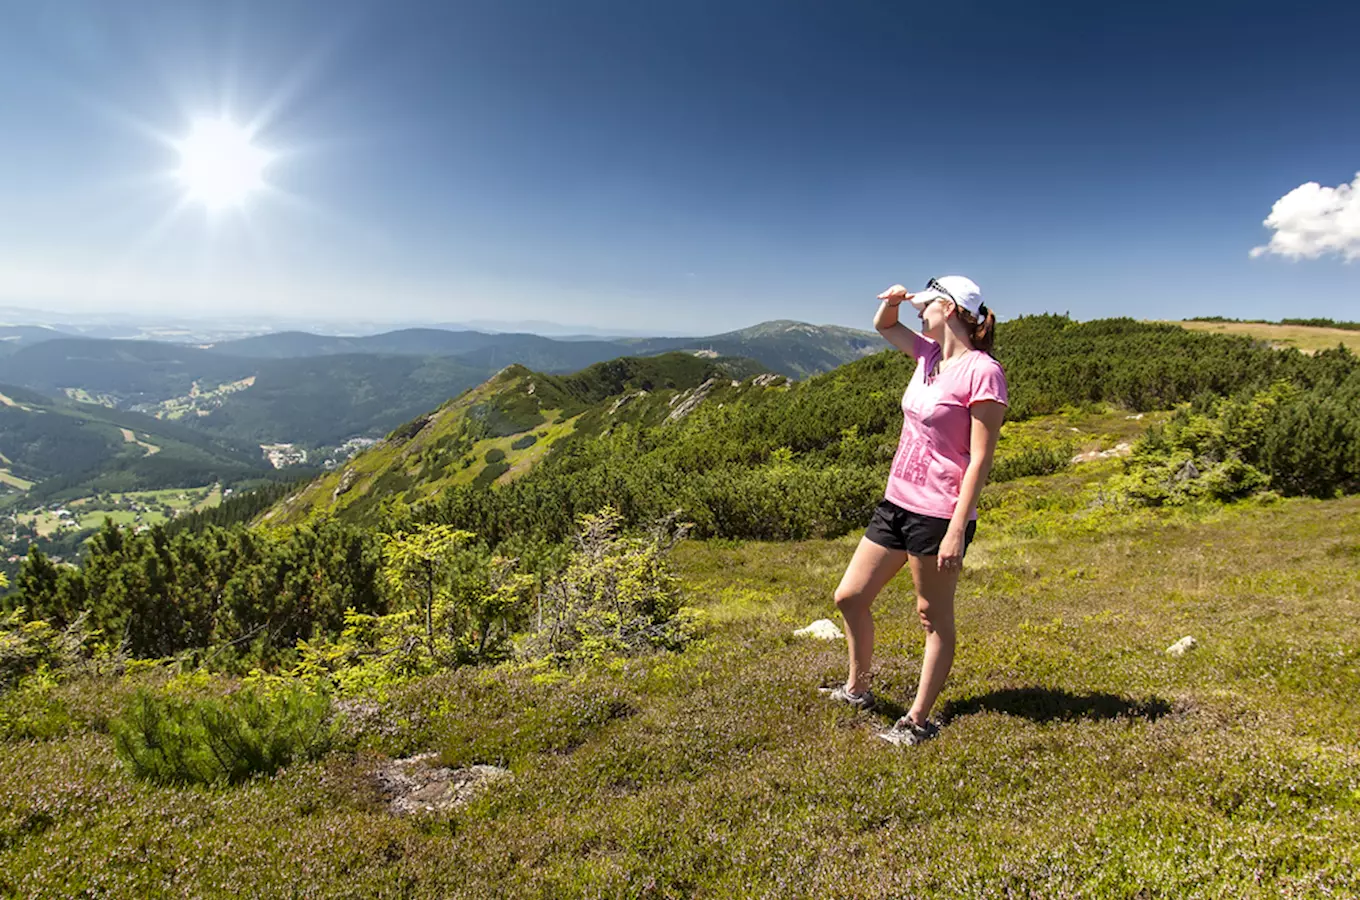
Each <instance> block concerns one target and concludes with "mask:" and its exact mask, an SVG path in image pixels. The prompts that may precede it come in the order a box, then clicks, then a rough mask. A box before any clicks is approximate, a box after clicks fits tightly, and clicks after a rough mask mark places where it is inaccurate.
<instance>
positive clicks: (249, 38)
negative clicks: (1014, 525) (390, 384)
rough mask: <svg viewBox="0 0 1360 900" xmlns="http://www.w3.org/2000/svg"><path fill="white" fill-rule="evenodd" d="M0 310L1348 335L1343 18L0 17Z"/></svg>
mask: <svg viewBox="0 0 1360 900" xmlns="http://www.w3.org/2000/svg"><path fill="white" fill-rule="evenodd" d="M0 13H3V20H4V21H5V22H6V27H5V28H4V29H3V31H0V135H3V138H2V139H0V209H3V210H4V211H5V215H4V216H0V306H7V307H27V308H34V309H50V310H53V311H61V312H64V313H66V314H68V315H69V314H74V315H79V314H83V313H88V314H109V313H126V314H131V315H138V316H140V315H148V316H150V315H157V316H163V317H166V318H172V317H175V316H181V317H185V318H211V317H239V316H242V315H245V316H250V315H261V316H263V315H270V316H275V317H279V318H286V319H292V320H310V321H327V320H350V321H353V320H363V321H371V322H391V323H417V322H470V321H486V320H494V321H507V322H514V321H526V320H544V321H550V322H558V323H561V324H563V325H566V326H578V327H581V328H582V329H586V328H594V329H604V330H609V329H615V330H617V331H618V332H632V333H687V334H711V333H717V332H721V331H726V330H730V329H734V328H740V327H743V326H747V325H751V324H754V323H756V322H760V321H763V320H769V319H783V318H788V319H800V320H804V321H810V322H817V323H829V324H832V323H834V324H844V325H850V326H852V327H859V328H866V327H868V323H869V319H870V317H871V315H872V312H873V307H874V305H875V304H874V301H873V296H874V294H875V293H876V292H877V291H878V290H881V289H882V287H883V286H885V285H886V284H888V283H891V282H893V281H901V282H904V283H907V284H915V283H919V282H923V281H924V280H925V279H926V278H928V277H930V276H931V275H937V274H943V273H948V272H962V273H966V274H969V275H971V276H972V277H974V278H975V279H976V280H977V281H978V282H979V283H980V284H981V285H982V286H983V289H984V292H985V293H986V295H987V297H988V301H989V305H991V306H992V307H993V308H994V309H996V310H997V312H998V313H999V314H1000V315H1002V316H1003V317H1011V316H1015V315H1020V314H1024V313H1030V312H1042V311H1058V312H1063V311H1066V312H1070V313H1071V314H1072V315H1074V316H1076V317H1078V318H1097V317H1102V316H1113V315H1130V316H1134V317H1137V318H1171V319H1178V318H1184V317H1186V316H1193V315H1225V316H1233V317H1239V318H1266V319H1278V318H1280V317H1282V316H1323V317H1330V318H1337V319H1348V318H1349V319H1355V318H1357V317H1360V269H1357V267H1356V266H1354V265H1349V264H1348V263H1350V262H1353V261H1354V260H1355V259H1356V258H1360V174H1358V171H1360V153H1358V152H1357V147H1360V120H1357V119H1356V117H1355V116H1353V115H1351V114H1350V113H1349V112H1348V110H1349V109H1350V108H1351V106H1352V104H1353V100H1354V85H1355V84H1356V83H1360V54H1358V53H1356V52H1355V49H1354V43H1355V38H1354V35H1355V34H1357V33H1360V29H1358V28H1357V26H1360V7H1356V6H1355V4H1348V3H1340V2H1327V3H1323V2H1304V3H1295V4H1289V5H1287V6H1280V5H1278V4H1265V3H1258V2H1254V0H1253V2H1247V3H1239V4H1232V5H1228V6H1225V5H1221V4H1209V3H1202V2H1200V3H1171V2H1162V0H1156V2H1151V3H1146V4H1141V5H1138V6H1136V7H1131V8H1107V7H1105V6H1100V5H1095V6H1093V5H1091V4H1084V3H1076V2H1063V3H1057V4H1044V5H1043V6H1042V7H1039V8H1022V7H1017V6H1016V5H1015V4H1007V3H1002V2H999V0H997V2H987V3H981V4H973V5H970V6H969V7H968V8H966V9H961V8H944V7H941V6H938V5H922V6H919V7H918V6H911V7H908V6H906V5H899V4H889V5H882V4H869V3H860V2H852V3H846V4H835V5H828V4H823V3H814V2H801V0H799V2H788V0H768V2H744V0H743V2H729V3H723V4H717V3H694V4H674V5H670V6H655V5H650V4H641V5H640V4H623V3H618V2H603V0H584V2H577V3H572V4H545V3H541V2H540V3H535V2H525V0H477V2H459V3H456V4H455V3H441V2H410V0H403V2H394V3H387V4H374V3H369V2H359V0H341V2H334V3H328V4H320V3H302V4H286V5H281V4H272V3H264V2H253V0H239V2H230V3H216V2H207V0H180V2H150V0H127V2H123V3H120V4H117V5H114V4H105V3H100V2H97V0H70V2H62V3H41V4H35V3H26V2H22V0H0Z"/></svg>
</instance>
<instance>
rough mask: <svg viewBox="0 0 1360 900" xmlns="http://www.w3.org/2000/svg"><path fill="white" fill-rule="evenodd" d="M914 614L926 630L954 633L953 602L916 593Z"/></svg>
mask: <svg viewBox="0 0 1360 900" xmlns="http://www.w3.org/2000/svg"><path fill="white" fill-rule="evenodd" d="M916 615H917V616H919V617H920V619H921V627H922V628H924V629H925V630H926V631H927V632H938V633H941V634H953V633H954V604H953V603H952V602H943V601H939V600H931V599H930V598H928V597H923V596H921V595H919V594H918V595H917V597H916Z"/></svg>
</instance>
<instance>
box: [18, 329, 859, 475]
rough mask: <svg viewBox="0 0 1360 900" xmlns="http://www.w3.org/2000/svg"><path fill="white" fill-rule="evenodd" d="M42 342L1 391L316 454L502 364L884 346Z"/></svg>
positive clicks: (521, 337) (475, 339) (738, 341)
mask: <svg viewBox="0 0 1360 900" xmlns="http://www.w3.org/2000/svg"><path fill="white" fill-rule="evenodd" d="M44 336H45V337H47V338H48V339H46V340H41V341H38V342H37V343H31V342H30V343H27V344H26V345H20V346H18V347H17V349H14V350H13V351H12V352H10V353H8V354H6V355H3V356H0V382H5V383H11V384H16V385H20V386H23V387H27V388H30V389H33V390H37V391H41V392H43V393H45V394H47V395H49V396H53V397H67V398H71V399H76V400H81V401H85V402H95V403H102V404H104V405H106V406H109V407H112V408H118V409H126V410H133V411H138V412H143V413H146V414H147V415H151V416H154V417H157V418H163V419H174V420H179V421H181V422H182V423H183V424H184V425H185V426H186V427H189V428H192V429H194V430H196V431H201V432H204V433H208V434H212V435H217V436H221V437H226V438H231V439H237V440H243V441H251V442H256V443H276V442H289V443H295V444H299V445H302V446H306V447H313V448H317V447H325V446H333V445H335V444H338V443H340V442H342V441H344V440H346V439H348V438H351V437H356V436H366V437H381V436H382V435H383V434H386V433H387V431H389V430H390V429H392V428H393V427H395V426H396V425H397V424H399V423H401V422H403V421H405V420H407V419H409V418H410V417H411V416H413V415H416V414H417V413H419V412H422V411H425V410H429V409H431V408H433V407H435V406H438V405H439V404H440V403H442V402H444V401H445V400H447V399H449V398H450V397H454V396H457V395H458V394H460V393H462V392H463V391H465V390H467V389H468V388H470V387H473V386H475V385H477V384H480V383H482V382H483V381H485V380H486V379H487V378H490V377H491V376H492V375H494V374H495V373H496V372H497V371H499V370H501V369H503V368H505V367H506V366H509V365H516V364H518V365H524V366H527V367H529V368H530V369H533V370H535V371H539V372H544V373H548V374H565V373H568V372H575V371H579V370H581V369H583V368H585V367H587V366H590V365H592V364H594V363H597V362H601V361H604V360H609V359H615V358H618V357H621V356H654V355H659V354H662V353H670V352H676V351H680V352H688V353H690V354H694V355H698V356H702V357H708V358H714V357H720V356H721V357H742V358H746V359H750V360H754V361H755V362H756V363H758V364H759V365H760V366H762V367H763V369H767V370H769V371H773V372H777V373H779V374H782V375H785V376H788V377H792V378H802V377H806V376H808V375H813V374H817V373H819V372H825V371H828V370H830V369H832V368H835V367H836V366H838V365H841V364H843V363H845V362H849V361H852V360H855V359H859V358H862V357H863V356H866V355H868V354H870V353H873V352H875V351H876V350H879V349H882V347H883V346H884V345H883V342H882V340H881V338H879V337H878V336H877V335H875V334H871V333H868V332H862V331H855V330H854V329H849V328H842V327H838V326H814V325H807V324H804V323H800V322H790V321H777V322H766V323H763V324H761V325H757V326H754V327H752V328H746V329H742V330H740V331H733V332H728V333H725V334H718V335H711V336H707V337H691V338H670V337H659V338H619V339H613V340H593V339H580V340H565V339H554V338H547V337H542V336H539V335H534V334H489V333H485V332H476V331H445V330H441V329H405V330H401V331H393V332H387V333H384V334H376V335H369V336H363V337H334V336H328V335H318V334H312V333H308V332H296V331H295V332H280V333H277V334H268V335H261V336H258V337H250V338H243V339H239V340H231V341H223V342H219V343H215V344H210V345H205V346H192V345H188V344H177V343H169V342H162V341H145V340H101V339H90V338H73V337H68V336H56V337H52V336H50V335H44ZM33 337H35V336H29V338H28V339H29V340H30V341H31V339H32V338H33Z"/></svg>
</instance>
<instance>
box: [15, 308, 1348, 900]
mask: <svg viewBox="0 0 1360 900" xmlns="http://www.w3.org/2000/svg"><path fill="white" fill-rule="evenodd" d="M999 347H1000V349H999V353H1000V355H1001V358H1002V360H1003V362H1004V364H1005V365H1006V368H1007V372H1008V375H1009V377H1010V382H1011V398H1010V399H1011V413H1012V417H1011V419H1010V421H1009V422H1008V423H1007V425H1006V427H1005V429H1004V432H1003V443H1002V448H1001V451H1000V452H999V455H998V461H997V466H996V468H995V469H994V471H993V476H992V478H991V480H990V482H989V484H988V485H987V487H986V489H985V490H984V493H983V495H982V500H981V502H980V510H981V514H982V515H981V522H980V527H979V530H978V540H977V541H976V543H975V544H974V545H973V546H972V548H971V549H970V551H969V554H968V560H967V565H966V567H965V568H964V570H963V572H962V575H961V577H960V582H959V591H958V603H957V623H958V629H959V636H960V640H959V643H958V653H957V657H956V660H955V663H954V666H953V670H952V672H951V674H950V678H949V680H948V682H947V683H946V685H945V688H944V692H943V693H942V695H941V696H940V698H939V702H938V705H937V706H936V715H937V717H938V721H939V723H940V725H941V730H940V734H939V736H938V737H937V738H935V739H934V740H933V741H931V742H929V743H928V744H926V745H924V746H918V747H894V746H890V745H888V744H886V743H884V742H883V741H880V740H878V739H877V737H876V735H878V734H880V733H882V732H883V730H884V729H885V728H887V727H888V726H889V724H890V723H891V722H892V721H893V720H894V719H895V718H896V717H897V716H898V715H900V714H901V713H902V712H904V711H905V709H906V708H907V705H908V704H909V703H911V701H912V699H913V697H912V693H913V689H914V686H915V685H916V683H917V678H918V676H919V674H920V665H921V633H920V626H919V623H918V616H917V612H916V598H915V596H914V591H913V589H912V586H911V582H910V580H909V579H906V578H905V577H899V578H898V579H896V580H895V581H894V582H892V583H891V584H890V585H889V586H888V587H887V589H886V590H885V591H884V592H883V594H882V596H881V597H880V599H879V601H878V603H877V604H876V606H875V618H876V639H875V643H876V654H875V666H874V672H873V679H874V681H873V684H874V690H875V692H876V694H877V695H878V697H879V701H880V706H879V708H877V709H876V710H874V711H873V712H861V711H856V710H853V709H850V708H848V707H844V706H833V705H832V704H830V703H828V702H827V701H826V700H825V699H824V698H823V697H822V696H821V695H820V693H819V692H818V688H819V687H823V686H829V685H832V684H835V683H837V681H838V680H839V679H841V678H842V677H843V675H844V672H845V668H844V667H845V645H844V643H842V642H841V641H839V640H836V641H829V642H824V641H820V640H816V639H812V638H807V637H800V636H796V635H795V634H794V631H795V629H798V628H800V627H801V626H804V625H807V624H808V623H809V622H811V621H813V620H815V619H821V618H831V619H836V618H838V616H837V612H836V608H835V605H834V602H833V595H834V594H833V592H834V590H835V587H836V584H837V581H838V579H839V578H840V576H841V573H842V572H843V571H844V568H845V565H846V563H847V562H848V561H849V559H850V557H851V555H852V553H853V552H854V549H855V546H856V543H857V541H858V540H859V537H858V535H859V532H860V530H861V529H862V528H863V527H864V524H865V521H866V520H867V517H868V506H869V505H870V504H872V503H873V502H874V500H875V499H876V498H877V497H878V496H880V492H881V489H882V483H883V478H884V477H885V473H886V469H887V467H888V459H889V458H890V456H891V454H892V452H893V446H894V441H895V437H896V428H897V425H898V422H899V416H900V413H899V411H898V403H899V400H900V397H901V389H902V385H903V384H904V382H905V380H906V377H907V376H908V375H909V373H910V371H911V363H910V361H908V360H906V359H905V358H904V357H903V356H902V354H898V353H894V352H886V353H882V354H877V355H874V356H872V357H869V358H867V359H864V360H861V361H859V362H856V363H853V364H851V365H847V366H842V367H840V368H838V369H836V370H834V371H832V372H830V373H827V374H826V375H822V376H818V377H815V378H810V379H807V380H806V381H802V382H795V383H791V384H786V383H785V382H783V381H782V379H780V380H778V382H777V383H776V384H767V382H769V381H771V379H777V378H778V376H768V375H767V376H766V377H765V378H761V379H750V378H746V377H744V376H746V375H748V374H749V372H750V366H749V364H743V363H734V362H728V361H724V360H708V359H703V358H698V357H694V356H691V355H687V354H672V355H667V356H661V357H655V358H652V357H646V358H626V359H620V360H615V361H612V362H609V363H605V364H601V365H597V366H592V367H590V368H589V369H586V370H584V371H582V372H580V373H577V374H576V375H572V376H554V375H544V374H541V373H535V372H533V371H531V370H528V369H525V368H523V367H510V368H508V369H506V370H505V371H503V372H501V373H499V374H498V376H497V377H496V378H494V379H492V381H490V382H488V383H486V384H483V385H481V386H479V387H477V388H475V389H473V390H471V391H469V392H468V393H466V394H465V395H463V396H462V397H459V398H457V399H455V400H454V401H451V402H449V403H447V404H445V405H444V406H442V407H440V408H439V409H437V410H435V411H433V412H432V413H430V414H427V415H424V416H420V417H418V418H417V419H414V420H412V421H410V422H408V423H407V424H406V425H405V426H403V427H402V428H399V429H397V430H396V431H395V432H393V434H392V435H391V436H389V438H388V440H387V441H385V442H384V443H383V445H382V446H380V447H378V448H375V450H374V451H372V452H371V453H370V454H366V455H365V456H361V457H359V459H358V460H356V461H355V465H354V466H352V467H351V468H349V469H348V470H347V471H348V472H349V473H352V474H350V475H349V476H348V478H349V483H348V484H346V483H345V480H346V475H345V474H344V473H336V474H335V475H334V476H331V478H332V479H333V480H329V481H328V480H325V479H323V480H322V481H320V482H317V483H314V484H312V485H310V486H309V487H308V488H306V489H305V490H304V491H303V492H302V493H301V494H299V495H297V496H295V497H294V498H292V499H291V500H290V501H286V502H285V503H283V504H282V505H280V506H277V507H275V508H274V511H273V515H272V517H270V518H268V519H267V526H266V527H259V526H247V525H244V524H242V521H243V519H244V518H245V517H246V516H248V515H251V514H253V513H254V512H255V511H256V510H258V509H259V505H260V503H261V502H263V499H265V498H264V497H263V496H251V495H246V496H244V497H239V498H234V499H231V500H229V501H227V504H224V505H223V506H222V507H219V508H217V509H216V510H209V511H205V512H202V513H197V514H192V515H187V516H185V517H183V518H182V519H179V518H177V519H176V521H175V523H174V526H175V527H170V526H165V527H162V526H152V527H150V528H148V529H147V530H144V531H138V530H134V529H133V528H128V527H121V528H120V527H117V526H116V525H109V526H106V527H104V528H102V529H101V530H100V532H99V533H98V534H96V535H95V536H93V537H92V538H91V539H90V541H89V542H88V544H87V545H86V547H85V552H84V555H83V558H82V564H81V565H80V566H79V567H76V566H62V565H55V564H54V563H53V561H52V560H51V559H50V558H49V557H47V556H46V555H44V554H43V553H42V552H33V553H30V555H29V556H28V557H27V558H26V559H25V560H24V561H23V563H22V566H21V567H20V568H19V571H18V572H17V573H15V574H14V577H13V589H12V590H11V592H10V593H9V594H7V595H5V596H3V597H0V609H2V610H10V611H12V612H6V613H0V745H3V750H0V894H4V895H9V894H14V895H16V896H40V897H45V896H79V895H82V894H84V895H99V894H109V895H118V896H124V895H125V896H139V897H140V896H161V895H167V896H168V895H170V894H174V895H181V894H186V895H193V896H200V895H202V896H216V895H219V894H220V895H223V896H226V895H231V896H250V897H291V896H296V895H297V894H299V893H304V894H313V895H316V896H322V897H332V896H334V897H340V896H369V895H375V896H381V895H385V894H390V893H393V892H394V888H393V885H397V886H398V887H397V888H396V889H395V891H396V893H399V894H400V895H401V896H409V897H459V896H465V897H485V896H501V895H507V896H526V897H541V898H558V897H568V898H569V897H582V898H585V897H602V896H633V895H637V896H647V895H649V894H652V895H655V896H659V897H676V898H679V897H691V896H711V897H727V896H768V897H808V898H812V897H826V896H832V897H842V898H847V900H849V898H866V900H868V898H879V897H885V896H904V897H917V896H920V897H942V898H943V897H958V896H964V897H973V896H980V897H996V898H1004V897H1026V898H1031V897H1084V896H1093V897H1110V898H1131V897H1149V898H1151V897H1166V898H1171V897H1182V896H1201V895H1202V896H1214V897H1218V896H1231V897H1246V898H1259V900H1265V898H1273V897H1280V896H1297V897H1350V896H1356V895H1357V892H1360V878H1357V872H1360V865H1358V864H1360V826H1357V821H1360V819H1357V816H1356V813H1357V811H1360V775H1358V774H1357V773H1360V754H1357V752H1356V749H1355V746H1354V740H1353V736H1354V734H1355V733H1356V730H1357V728H1360V712H1358V710H1360V707H1357V705H1356V704H1355V703H1354V700H1353V698H1354V696H1355V695H1356V693H1357V691H1360V677H1358V675H1357V673H1360V665H1358V664H1360V655H1357V651H1356V647H1357V646H1360V594H1357V589H1358V588H1360V578H1357V577H1356V576H1357V572H1358V571H1360V570H1358V569H1357V566H1358V565H1360V502H1358V500H1357V497H1356V496H1354V495H1355V494H1357V493H1360V452H1357V448H1360V360H1358V359H1357V358H1356V357H1355V356H1354V355H1353V354H1351V353H1350V352H1349V351H1346V350H1344V349H1340V350H1328V351H1324V352H1319V353H1317V354H1314V355H1305V354H1302V353H1299V352H1296V351H1293V350H1286V351H1275V350H1271V349H1269V348H1268V347H1267V346H1265V345H1263V344H1261V343H1259V342H1254V341H1250V340H1246V339H1238V338H1227V337H1222V336H1216V335H1204V334H1196V333H1192V332H1189V331H1186V330H1184V329H1181V328H1179V327H1175V326H1157V325H1148V324H1141V323H1136V322H1132V321H1129V320H1109V321H1102V322H1090V323H1076V322H1072V321H1070V320H1068V319H1066V318H1063V317H1057V316H1042V317H1033V318H1029V319H1023V320H1017V321H1014V322H1010V323H1007V324H1006V328H1005V330H1004V331H1003V332H1002V334H1001V342H1000V344H999ZM733 381H736V382H737V384H735V385H734V384H733ZM705 386H707V388H706V392H705ZM33 399H34V397H33V396H32V395H25V394H22V393H20V392H16V396H13V397H11V398H10V400H11V403H12V404H14V405H15V406H19V405H24V404H27V403H28V402H29V401H30V400H33ZM682 411H683V413H684V414H683V415H681V414H680V413H681V412H682ZM530 439H532V440H530ZM517 445H518V446H517ZM540 445H544V446H545V447H546V449H545V450H542V451H541V452H542V456H541V457H540V458H537V460H536V461H535V460H534V459H532V458H530V454H532V453H534V452H535V451H536V450H537V448H539V446H540ZM474 454H476V455H477V456H476V457H475V458H474ZM515 454H522V455H519V456H516V455H515ZM468 459H471V460H472V461H471V462H468V463H467V464H466V467H464V463H463V461H464V460H468ZM478 459H479V460H480V462H478ZM530 463H532V465H530ZM474 464H476V465H478V466H480V468H479V470H478V471H477V472H476V473H475V474H474V473H472V472H471V471H470V470H471V469H472V468H473V466H474ZM516 465H520V466H521V469H520V470H519V471H518V472H515V471H511V469H510V468H506V467H513V466H516ZM430 493H432V494H435V495H436V496H434V498H433V499H432V500H428V501H422V496H424V495H425V494H430ZM351 495H354V496H351ZM1347 495H1351V496H1347ZM181 502H189V501H188V499H187V498H181ZM677 509H678V510H679V513H680V517H679V519H676V518H674V517H670V516H668V515H667V514H669V513H672V512H673V511H675V510H677ZM316 512H330V513H336V514H334V515H313V513H316ZM303 517H306V518H307V519H308V521H306V522H302V523H300V524H280V523H281V522H283V520H285V519H287V520H288V522H294V521H296V520H297V519H301V518H303ZM346 519H348V520H351V521H345V520H346ZM685 523H692V526H693V527H692V530H689V532H688V538H689V539H683V538H684V537H685V534H686V528H687V527H688V526H687V524H685ZM1320 523H1325V524H1320ZM696 536H697V537H699V539H698V540H695V539H694V538H695V537H696ZM1187 637H1190V638H1193V639H1194V642H1193V646H1192V649H1189V650H1187V651H1185V652H1183V653H1174V652H1171V651H1170V649H1169V648H1171V647H1173V646H1175V647H1179V648H1184V647H1186V646H1187V642H1185V641H1183V639H1184V638H1187Z"/></svg>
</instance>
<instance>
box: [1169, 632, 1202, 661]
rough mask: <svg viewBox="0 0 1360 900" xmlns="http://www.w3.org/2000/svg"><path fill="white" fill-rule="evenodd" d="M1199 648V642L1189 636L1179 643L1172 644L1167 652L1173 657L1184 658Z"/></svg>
mask: <svg viewBox="0 0 1360 900" xmlns="http://www.w3.org/2000/svg"><path fill="white" fill-rule="evenodd" d="M1198 646H1199V641H1197V640H1195V639H1194V638H1192V637H1191V636H1190V635H1188V634H1187V635H1186V636H1185V637H1183V638H1181V639H1180V640H1179V641H1176V643H1174V644H1172V645H1171V646H1170V647H1167V648H1166V652H1167V653H1168V654H1169V655H1171V656H1184V655H1185V654H1187V653H1189V652H1190V651H1191V650H1194V649H1195V648H1196V647H1198Z"/></svg>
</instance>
